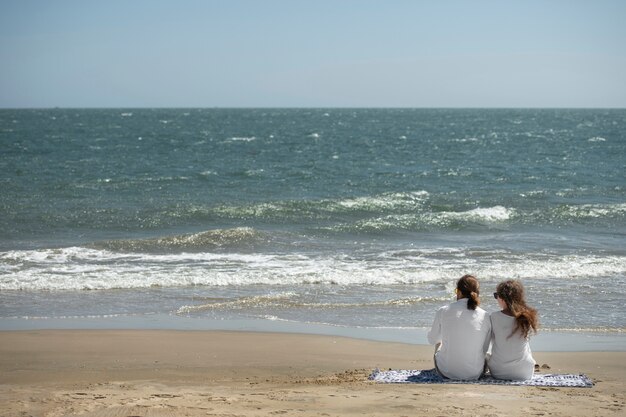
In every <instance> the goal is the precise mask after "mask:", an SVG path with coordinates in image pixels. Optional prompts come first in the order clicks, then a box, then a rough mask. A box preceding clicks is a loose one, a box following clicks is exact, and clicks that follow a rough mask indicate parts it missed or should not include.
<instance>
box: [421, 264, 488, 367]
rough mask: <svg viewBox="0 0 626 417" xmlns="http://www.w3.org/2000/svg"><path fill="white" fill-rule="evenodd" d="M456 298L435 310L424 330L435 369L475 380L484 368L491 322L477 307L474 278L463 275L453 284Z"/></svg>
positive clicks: (477, 293)
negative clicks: (431, 350) (433, 346)
mask: <svg viewBox="0 0 626 417" xmlns="http://www.w3.org/2000/svg"><path fill="white" fill-rule="evenodd" d="M455 291H456V301H455V302H453V303H451V304H449V305H447V306H444V307H441V308H440V309H439V310H437V313H435V320H434V321H433V326H432V328H431V329H430V331H429V332H428V341H429V343H431V344H433V345H435V368H436V369H437V371H438V372H439V373H440V374H441V375H443V376H444V377H446V378H450V379H478V378H479V377H480V376H481V375H482V374H483V372H484V369H485V353H486V352H487V348H488V347H489V340H490V335H491V323H490V321H489V314H488V313H487V312H486V311H485V310H483V309H482V308H480V307H479V306H478V305H479V304H480V299H479V293H480V291H479V286H478V280H477V279H476V278H475V277H473V276H471V275H464V276H462V277H461V279H459V280H458V282H457V284H456V289H455Z"/></svg>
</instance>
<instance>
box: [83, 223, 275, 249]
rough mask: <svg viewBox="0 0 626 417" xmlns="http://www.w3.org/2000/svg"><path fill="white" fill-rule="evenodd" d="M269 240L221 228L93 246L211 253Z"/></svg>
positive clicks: (257, 234)
mask: <svg viewBox="0 0 626 417" xmlns="http://www.w3.org/2000/svg"><path fill="white" fill-rule="evenodd" d="M265 240H266V235H265V234H263V233H261V232H259V231H257V230H255V229H252V228H249V227H239V228H234V229H217V230H209V231H205V232H200V233H193V234H185V235H177V236H168V237H160V238H154V239H131V240H109V241H105V242H99V243H95V244H93V245H92V247H93V248H95V249H106V250H111V251H118V252H131V253H133V252H138V253H142V252H171V251H191V252H200V251H207V250H208V251H211V250H216V249H228V248H237V249H242V248H246V247H248V248H250V247H253V246H255V245H256V244H259V243H262V242H264V241H265Z"/></svg>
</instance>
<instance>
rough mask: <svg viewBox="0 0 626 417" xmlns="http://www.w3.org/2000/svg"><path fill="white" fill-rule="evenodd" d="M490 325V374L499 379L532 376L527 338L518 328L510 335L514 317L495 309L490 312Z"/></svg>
mask: <svg viewBox="0 0 626 417" xmlns="http://www.w3.org/2000/svg"><path fill="white" fill-rule="evenodd" d="M491 326H492V336H491V357H490V358H489V360H488V366H489V371H490V372H491V375H492V376H493V377H494V378H499V379H513V380H527V379H530V378H532V376H533V372H534V371H535V360H534V359H533V355H532V352H531V351H530V343H529V340H528V338H525V337H523V336H522V334H521V333H520V332H519V330H518V331H516V332H515V334H513V335H512V336H511V332H512V331H513V329H514V328H515V317H511V316H508V315H506V314H504V313H503V312H501V311H496V312H495V313H491ZM509 336H511V337H509Z"/></svg>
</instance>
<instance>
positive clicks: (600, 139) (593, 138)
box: [587, 136, 606, 142]
mask: <svg viewBox="0 0 626 417" xmlns="http://www.w3.org/2000/svg"><path fill="white" fill-rule="evenodd" d="M587 142H606V139H605V138H603V137H600V136H594V137H592V138H589V139H587Z"/></svg>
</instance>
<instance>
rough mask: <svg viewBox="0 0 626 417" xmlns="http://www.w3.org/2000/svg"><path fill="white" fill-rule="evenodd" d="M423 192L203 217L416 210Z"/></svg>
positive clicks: (265, 206)
mask: <svg viewBox="0 0 626 417" xmlns="http://www.w3.org/2000/svg"><path fill="white" fill-rule="evenodd" d="M428 197H429V193H428V192H427V191H423V190H422V191H415V192H404V193H384V194H379V195H374V196H362V197H351V198H341V199H322V200H288V201H276V202H266V203H258V204H250V205H241V206H226V205H225V206H219V207H215V208H210V209H206V212H207V214H212V215H218V216H222V217H227V218H261V219H265V218H267V219H284V218H308V219H320V218H327V219H330V218H332V217H333V216H334V215H337V214H351V213H359V212H362V213H381V212H398V211H400V212H402V211H407V210H416V209H420V208H421V207H422V206H423V204H424V202H425V201H426V200H427V199H428Z"/></svg>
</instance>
